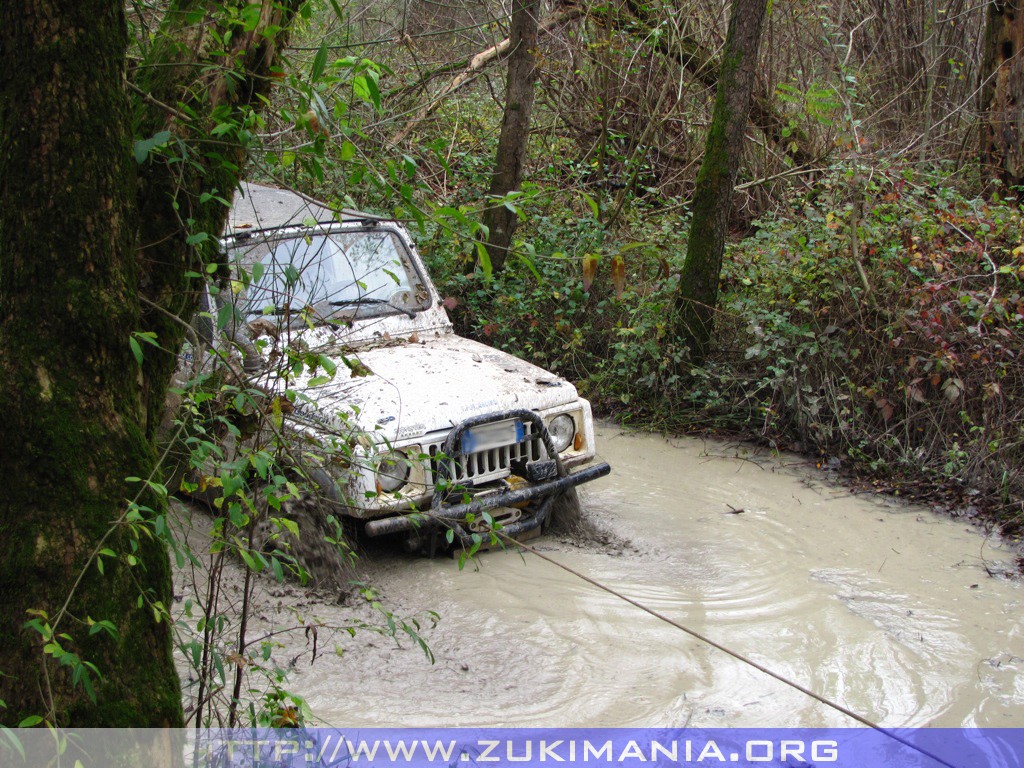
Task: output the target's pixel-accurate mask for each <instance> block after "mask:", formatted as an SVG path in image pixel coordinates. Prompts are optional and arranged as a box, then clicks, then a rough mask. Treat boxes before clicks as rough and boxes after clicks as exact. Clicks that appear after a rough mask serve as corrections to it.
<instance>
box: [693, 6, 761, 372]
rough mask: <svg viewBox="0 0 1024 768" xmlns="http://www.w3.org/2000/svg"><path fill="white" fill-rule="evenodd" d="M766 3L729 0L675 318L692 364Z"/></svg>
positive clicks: (714, 273) (702, 340)
mask: <svg viewBox="0 0 1024 768" xmlns="http://www.w3.org/2000/svg"><path fill="white" fill-rule="evenodd" d="M766 5H767V0H733V1H732V10H731V11H730V17H729V31H728V33H727V35H726V38H725V49H724V51H723V53H722V69H721V73H720V74H719V77H718V93H717V96H716V98H715V106H714V111H713V113H712V117H711V128H710V130H709V132H708V138H707V144H706V146H705V150H704V160H703V162H702V163H701V167H700V171H699V172H698V173H697V181H696V186H695V188H694V195H693V219H692V222H691V224H690V235H689V240H688V242H687V248H686V262H685V263H684V265H683V272H682V275H681V276H680V280H679V291H678V294H677V296H676V314H677V317H678V328H679V333H680V336H681V337H682V339H683V341H684V343H685V344H686V345H687V346H688V347H689V349H690V355H691V360H693V361H694V362H698V363H700V362H703V360H704V359H705V358H706V357H707V355H708V352H709V347H710V340H711V332H712V329H713V327H714V312H715V307H716V305H717V304H718V280H719V276H720V274H721V271H722V254H723V252H724V250H725V236H726V228H727V225H728V221H729V212H730V209H731V207H732V195H733V187H734V186H735V184H736V174H737V173H738V171H739V163H740V157H741V155H742V154H743V144H744V138H745V137H744V133H745V131H746V127H747V114H748V112H749V109H750V96H751V92H752V91H753V87H754V79H755V76H756V72H757V56H758V49H759V47H760V40H761V27H762V25H763V22H764V15H765V7H766Z"/></svg>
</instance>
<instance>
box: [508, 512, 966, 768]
mask: <svg viewBox="0 0 1024 768" xmlns="http://www.w3.org/2000/svg"><path fill="white" fill-rule="evenodd" d="M492 532H493V533H494V534H495V535H496V536H498V538H499V539H501V540H502V541H505V542H507V543H508V544H511V545H513V546H516V547H518V548H520V549H522V550H524V551H526V552H529V553H530V554H532V555H536V556H537V557H539V558H540V559H541V560H544V561H545V562H548V563H551V564H552V565H554V566H555V567H557V568H561V569H562V570H563V571H565V572H566V573H569V574H572V575H573V576H575V577H576V578H578V579H581V580H583V581H585V582H587V583H588V584H591V585H593V586H595V587H597V588H598V589H600V590H603V591H604V592H607V593H608V594H610V595H612V596H613V597H617V598H618V599H619V600H622V601H624V602H627V603H629V604H630V605H632V606H634V607H635V608H639V609H640V610H641V611H643V612H644V613H648V614H650V615H651V616H653V617H654V618H656V619H660V620H661V621H663V622H665V623H666V624H668V625H669V626H671V627H675V628H676V629H678V630H680V631H681V632H685V633H686V634H688V635H690V637H693V638H696V639H697V640H700V641H701V642H702V643H706V644H707V645H710V646H711V647H712V648H716V649H717V650H719V651H721V652H722V653H725V654H728V655H729V656H732V657H733V658H734V659H736V660H738V661H741V662H743V663H744V664H747V665H748V666H751V667H753V668H754V669H756V670H757V671H759V672H762V673H763V674H765V675H768V676H769V677H771V678H774V679H775V680H778V681H779V682H780V683H783V684H784V685H788V686H789V687H790V688H793V689H795V690H797V691H800V693H802V694H804V695H806V696H810V697H811V698H812V699H814V700H815V701H817V702H819V703H821V704H824V705H825V706H827V707H830V708H832V709H834V710H836V711H837V712H840V713H842V714H844V715H846V716H847V717H849V718H851V719H853V720H856V721H857V722H858V723H861V724H862V725H866V726H867V727H868V728H872V729H874V730H876V731H878V732H879V733H882V734H885V735H886V736H888V737H889V738H890V739H893V740H894V741H898V742H899V743H900V744H903V745H904V746H907V747H910V748H911V749H913V750H914V751H915V752H918V753H920V754H922V755H924V756H925V757H928V758H930V759H932V760H934V761H935V762H937V763H939V764H940V765H944V766H946V768H961V766H957V765H955V764H953V763H950V762H949V761H947V760H945V759H943V758H941V757H939V756H938V755H936V754H934V753H933V752H930V751H928V750H927V749H925V748H923V747H920V746H918V745H917V744H914V743H912V742H910V741H908V740H907V739H905V738H903V737H902V736H900V735H899V734H898V733H895V732H893V731H891V730H890V729H888V728H884V727H882V726H881V725H879V724H878V723H875V722H873V721H871V720H869V719H868V718H866V717H864V716H863V715H859V714H857V713H856V712H854V711H853V710H851V709H849V708H847V707H844V706H843V705H842V704H839V703H837V702H835V701H832V700H831V699H828V698H826V697H825V696H822V695H821V694H820V693H815V692H814V691H812V690H811V689H809V688H807V687H805V686H803V685H801V684H800V683H798V682H796V681H794V680H790V679H788V678H786V677H784V676H782V675H781V674H779V673H778V672H773V671H772V670H770V669H768V667H766V666H764V665H763V664H759V663H758V662H756V661H754V660H753V659H751V658H748V657H747V656H744V655H743V654H742V653H739V652H738V651H734V650H732V649H730V648H727V647H725V646H724V645H722V644H721V643H718V642H716V641H714V640H712V639H711V638H710V637H707V636H706V635H703V634H701V633H700V632H698V631H696V630H695V629H690V628H689V627H687V626H685V625H684V624H680V623H679V622H678V621H676V620H674V619H671V618H669V617H668V616H666V615H665V614H663V613H660V612H658V611H656V610H654V609H653V608H649V607H647V606H646V605H644V604H643V603H641V602H638V601H637V600H634V599H633V598H631V597H629V596H628V595H624V594H622V593H621V592H619V591H617V590H616V589H613V588H612V587H609V586H608V585H607V584H602V583H601V582H599V581H598V580H597V579H594V578H591V577H590V576H587V575H585V574H583V573H580V572H579V571H577V570H575V569H573V568H570V567H569V566H568V565H565V563H560V562H558V561H557V560H555V559H554V558H552V557H550V556H548V555H545V554H544V553H543V552H540V551H539V550H537V549H535V548H533V547H531V546H530V545H529V544H524V543H522V542H519V541H516V540H515V539H513V538H512V537H510V536H506V535H504V534H502V532H501V531H498V530H495V531H492Z"/></svg>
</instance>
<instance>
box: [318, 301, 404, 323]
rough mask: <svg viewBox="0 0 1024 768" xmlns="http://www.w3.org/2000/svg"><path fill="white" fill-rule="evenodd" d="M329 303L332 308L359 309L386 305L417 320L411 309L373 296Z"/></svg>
mask: <svg viewBox="0 0 1024 768" xmlns="http://www.w3.org/2000/svg"><path fill="white" fill-rule="evenodd" d="M327 303H328V304H330V305H331V306H332V307H348V306H357V307H358V306H359V305H361V304H384V305H387V306H389V307H391V308H392V309H397V310H398V311H399V312H401V313H402V314H403V315H405V316H407V317H411V318H415V317H416V313H415V312H413V311H412V310H411V309H406V308H405V307H400V306H398V305H397V304H392V303H391V302H390V301H389V300H387V299H377V298H374V297H373V296H363V297H362V298H360V299H341V300H339V301H329V302H327Z"/></svg>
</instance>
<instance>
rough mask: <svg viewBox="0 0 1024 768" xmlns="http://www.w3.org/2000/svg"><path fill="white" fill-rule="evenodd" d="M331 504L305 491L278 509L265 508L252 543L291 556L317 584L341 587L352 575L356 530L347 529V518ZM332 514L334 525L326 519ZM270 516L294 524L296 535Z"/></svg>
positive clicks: (311, 580) (327, 586) (323, 586)
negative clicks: (296, 529)
mask: <svg viewBox="0 0 1024 768" xmlns="http://www.w3.org/2000/svg"><path fill="white" fill-rule="evenodd" d="M263 506H266V505H263ZM334 507H335V505H334V504H333V503H332V502H331V501H330V500H326V499H324V498H322V497H319V496H315V495H313V494H309V493H306V494H303V495H302V496H300V497H299V498H297V499H288V500H286V501H284V502H282V503H281V509H280V510H275V509H270V508H267V509H265V511H264V513H263V514H262V515H261V517H260V519H259V520H258V522H257V523H256V525H257V529H256V537H255V539H254V544H255V546H257V547H258V548H259V549H260V550H261V551H262V552H264V553H273V552H275V551H277V552H280V553H281V554H283V555H286V556H287V557H288V558H290V559H292V560H293V561H294V564H296V565H298V566H301V568H302V569H303V570H305V571H306V572H307V573H308V574H309V580H310V583H311V584H313V585H314V586H316V587H321V588H336V587H341V586H343V585H344V584H346V583H347V582H348V581H349V580H350V577H351V568H352V556H353V551H354V550H353V542H354V538H353V537H352V536H353V534H354V533H355V531H354V529H352V530H351V531H350V530H348V526H347V525H346V523H347V522H348V520H349V518H348V517H347V516H344V515H339V514H337V511H336V509H334ZM331 515H333V516H334V517H335V518H336V520H337V523H336V524H332V523H331V522H330V521H329V520H328V518H329V517H330V516H331ZM271 518H284V519H286V520H289V521H291V522H293V523H295V524H296V526H297V527H298V536H296V535H295V534H293V533H292V531H291V530H289V528H288V527H287V526H285V525H283V524H276V523H274V522H272V521H271Z"/></svg>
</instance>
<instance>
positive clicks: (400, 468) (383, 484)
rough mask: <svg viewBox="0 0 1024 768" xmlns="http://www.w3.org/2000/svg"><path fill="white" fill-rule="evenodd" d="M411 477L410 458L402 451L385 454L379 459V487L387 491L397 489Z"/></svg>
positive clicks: (377, 475)
mask: <svg viewBox="0 0 1024 768" xmlns="http://www.w3.org/2000/svg"><path fill="white" fill-rule="evenodd" d="M408 479H409V459H408V457H407V456H406V455H405V454H404V453H402V452H401V451H392V452H391V453H387V454H384V455H383V456H381V457H380V458H379V459H378V460H377V474H376V480H377V487H378V488H379V489H380V490H381V491H384V492H386V493H391V492H392V491H397V490H398V489H399V488H401V487H402V486H403V485H405V481H406V480H408Z"/></svg>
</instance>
